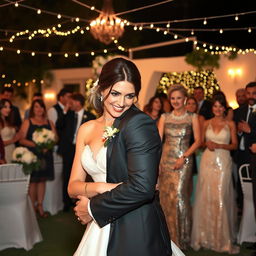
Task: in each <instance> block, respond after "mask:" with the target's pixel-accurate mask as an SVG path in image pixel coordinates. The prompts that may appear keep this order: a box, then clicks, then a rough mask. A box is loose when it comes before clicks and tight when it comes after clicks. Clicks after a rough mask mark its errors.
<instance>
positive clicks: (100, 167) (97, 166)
mask: <svg viewBox="0 0 256 256" xmlns="http://www.w3.org/2000/svg"><path fill="white" fill-rule="evenodd" d="M106 154H107V148H106V147H102V148H101V149H100V151H99V152H98V153H97V155H96V156H95V158H94V156H93V152H92V150H91V148H90V146H89V145H86V146H85V147H84V150H83V153H82V156H81V163H82V166H83V168H84V169H85V171H86V172H87V173H88V174H89V175H91V177H92V179H93V180H94V181H95V182H106V166H107V156H106Z"/></svg>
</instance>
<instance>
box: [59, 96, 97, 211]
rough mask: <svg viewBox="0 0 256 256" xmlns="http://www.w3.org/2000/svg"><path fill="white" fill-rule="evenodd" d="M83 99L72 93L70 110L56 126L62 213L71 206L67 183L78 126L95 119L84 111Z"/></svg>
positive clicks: (61, 117)
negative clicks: (61, 170)
mask: <svg viewBox="0 0 256 256" xmlns="http://www.w3.org/2000/svg"><path fill="white" fill-rule="evenodd" d="M84 105H85V98H84V96H83V95H82V94H80V93H74V94H73V95H72V96H71V104H70V110H69V111H68V112H67V113H66V114H65V113H64V115H62V116H60V118H59V119H58V121H57V123H56V126H57V127H58V128H59V129H61V130H62V132H61V134H62V136H61V138H60V142H59V150H58V152H59V153H60V154H61V156H62V158H63V203H64V209H63V210H64V211H65V212H66V211H69V209H70V207H71V206H72V205H73V203H72V200H71V198H70V197H69V195H68V192H67V188H68V181H69V177H70V173H71V169H72V164H73V160H74V156H75V147H76V136H77V132H78V129H79V127H80V125H82V124H83V123H85V122H87V121H89V120H93V119H95V116H94V115H93V114H91V113H90V112H88V111H86V110H85V109H84Z"/></svg>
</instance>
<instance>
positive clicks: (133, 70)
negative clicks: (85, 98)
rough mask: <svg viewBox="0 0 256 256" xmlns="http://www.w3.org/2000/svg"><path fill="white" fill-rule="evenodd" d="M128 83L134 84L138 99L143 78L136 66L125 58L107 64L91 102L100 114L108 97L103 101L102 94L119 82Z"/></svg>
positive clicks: (93, 91)
mask: <svg viewBox="0 0 256 256" xmlns="http://www.w3.org/2000/svg"><path fill="white" fill-rule="evenodd" d="M121 81H127V82H130V83H131V84H133V86H134V89H135V96H136V97H138V95H139V92H140V89H141V76H140V72H139V70H138V68H137V67H136V65H135V64H134V63H133V62H132V61H130V60H127V59H124V58H115V59H112V60H110V61H109V62H107V63H106V64H105V65H104V66H103V68H102V71H101V73H100V77H99V81H98V85H96V86H95V88H93V90H92V93H91V95H90V99H89V100H90V102H91V103H92V104H93V106H94V108H95V109H96V111H97V112H98V113H99V114H102V113H103V102H104V100H105V99H106V98H107V97H108V95H109V94H108V95H107V96H106V97H105V98H104V99H103V98H102V96H101V92H102V91H104V90H106V89H108V88H109V89H110V90H109V93H110V92H111V89H112V87H113V85H114V84H115V83H117V82H121Z"/></svg>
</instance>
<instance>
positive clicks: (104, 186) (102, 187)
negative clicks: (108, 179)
mask: <svg viewBox="0 0 256 256" xmlns="http://www.w3.org/2000/svg"><path fill="white" fill-rule="evenodd" d="M120 184H122V182H120V183H104V182H100V183H99V186H98V193H99V194H103V193H105V192H107V191H111V190H112V189H114V188H116V187H117V186H118V185H120Z"/></svg>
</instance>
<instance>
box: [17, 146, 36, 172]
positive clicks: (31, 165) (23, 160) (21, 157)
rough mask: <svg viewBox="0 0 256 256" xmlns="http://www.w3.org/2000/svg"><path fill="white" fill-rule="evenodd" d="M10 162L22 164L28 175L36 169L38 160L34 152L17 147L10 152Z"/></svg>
mask: <svg viewBox="0 0 256 256" xmlns="http://www.w3.org/2000/svg"><path fill="white" fill-rule="evenodd" d="M12 162H13V163H18V164H22V165H23V172H24V173H25V174H26V175H28V174H31V173H32V172H33V171H36V170H38V168H39V162H38V158H37V156H36V155H35V154H33V153H32V152H31V151H29V150H28V149H27V148H25V147H17V148H15V149H14V151H13V153H12Z"/></svg>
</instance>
